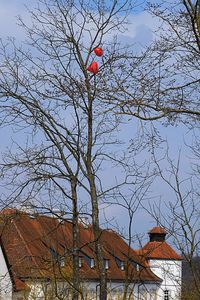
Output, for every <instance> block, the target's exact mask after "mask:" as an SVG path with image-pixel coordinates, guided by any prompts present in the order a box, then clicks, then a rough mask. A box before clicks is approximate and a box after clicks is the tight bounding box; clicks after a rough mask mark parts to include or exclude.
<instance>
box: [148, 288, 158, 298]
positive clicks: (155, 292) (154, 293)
mask: <svg viewBox="0 0 200 300" xmlns="http://www.w3.org/2000/svg"><path fill="white" fill-rule="evenodd" d="M156 299H157V291H156V289H150V300H156Z"/></svg>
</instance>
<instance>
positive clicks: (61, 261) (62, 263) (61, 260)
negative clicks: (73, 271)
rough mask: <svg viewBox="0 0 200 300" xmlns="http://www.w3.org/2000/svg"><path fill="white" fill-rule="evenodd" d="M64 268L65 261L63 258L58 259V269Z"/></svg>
mask: <svg viewBox="0 0 200 300" xmlns="http://www.w3.org/2000/svg"><path fill="white" fill-rule="evenodd" d="M64 266H65V259H64V257H61V258H60V267H61V268H63V267H64Z"/></svg>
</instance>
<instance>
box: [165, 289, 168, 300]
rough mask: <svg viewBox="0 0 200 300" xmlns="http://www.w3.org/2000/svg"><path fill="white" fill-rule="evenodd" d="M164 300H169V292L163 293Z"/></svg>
mask: <svg viewBox="0 0 200 300" xmlns="http://www.w3.org/2000/svg"><path fill="white" fill-rule="evenodd" d="M164 300H169V291H168V290H165V291H164Z"/></svg>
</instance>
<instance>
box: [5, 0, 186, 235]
mask: <svg viewBox="0 0 200 300" xmlns="http://www.w3.org/2000/svg"><path fill="white" fill-rule="evenodd" d="M33 2H34V1H29V0H26V1H24V0H0V37H1V38H6V37H7V36H13V37H15V38H16V40H19V41H20V40H23V38H24V33H23V31H22V30H21V28H19V27H17V25H16V16H17V15H19V14H20V15H21V16H22V17H23V18H24V19H25V20H27V21H29V18H28V14H27V12H26V9H25V7H24V3H25V4H26V5H27V6H29V8H30V6H31V5H33ZM129 21H131V24H130V25H129V26H128V31H127V32H125V33H124V34H123V35H121V36H120V40H121V41H123V42H125V43H131V44H132V43H135V42H136V43H137V44H138V45H145V44H147V43H149V42H150V41H151V39H152V37H153V30H154V29H156V28H157V26H158V21H157V20H156V19H154V18H152V17H151V16H150V15H148V14H147V13H146V12H140V13H138V14H137V15H134V16H133V15H132V16H130V17H129ZM131 126H137V125H136V122H135V121H134V122H133V123H132V124H131ZM131 126H127V128H126V131H125V132H124V134H125V135H127V138H129V137H130V138H132V137H133V132H134V130H133V129H132V127H131ZM158 128H159V130H160V133H161V135H162V137H164V138H167V139H168V142H169V147H170V153H171V155H172V156H173V157H174V158H177V153H178V150H179V149H180V148H182V153H183V161H184V165H183V172H184V171H186V172H189V159H188V157H189V152H188V150H187V149H186V148H185V146H184V143H183V141H184V139H185V140H191V132H188V130H187V129H186V128H184V127H183V126H178V127H172V126H168V127H164V126H162V125H159V126H158ZM13 136H15V138H17V139H18V138H19V135H17V136H16V135H13V133H12V132H11V131H10V130H9V129H1V130H0V139H1V146H0V151H1V152H2V151H3V150H4V149H5V147H6V146H9V145H10V144H11V139H12V137H13ZM111 174H112V171H110V172H108V173H107V175H106V177H107V178H110V176H111ZM184 176H185V175H184ZM151 194H152V196H153V197H156V199H159V197H160V196H162V197H163V199H164V200H168V198H170V197H173V195H172V194H171V193H170V192H169V190H168V188H166V187H165V186H164V185H163V184H161V183H158V182H156V183H155V184H154V185H153V186H152V188H151ZM106 214H107V217H108V218H112V217H116V219H118V220H119V223H120V225H121V226H126V222H125V219H126V215H125V214H124V213H123V212H122V210H121V209H120V208H116V209H115V210H114V211H113V209H109V208H108V209H107V211H106ZM134 225H135V227H134V228H135V229H134V231H135V232H138V233H141V232H145V231H148V229H149V228H150V227H152V226H154V225H155V222H154V221H153V220H152V218H150V217H149V216H148V215H147V214H146V213H145V212H144V211H142V210H140V211H138V213H137V215H136V216H135V221H134Z"/></svg>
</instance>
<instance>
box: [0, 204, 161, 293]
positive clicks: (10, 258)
mask: <svg viewBox="0 0 200 300" xmlns="http://www.w3.org/2000/svg"><path fill="white" fill-rule="evenodd" d="M0 233H1V245H2V246H3V248H4V252H5V255H6V260H7V264H8V268H9V270H10V271H11V272H12V274H13V276H12V278H13V281H14V286H15V288H16V290H20V289H21V288H25V287H26V286H25V283H24V280H25V279H26V278H32V279H33V278H51V276H52V274H53V272H52V271H54V273H56V274H57V276H61V275H62V276H64V275H65V276H70V275H71V273H72V265H71V261H72V259H71V258H72V253H71V250H72V223H71V222H69V221H65V222H64V223H63V224H61V223H60V222H59V221H58V219H56V218H55V217H47V216H44V215H37V216H35V218H32V217H30V216H29V215H28V214H26V213H24V212H19V211H16V210H12V211H10V212H9V210H8V209H7V210H6V213H4V211H3V212H2V213H1V215H0ZM79 234H80V237H79V247H80V257H82V258H83V259H82V261H83V265H82V267H81V268H80V276H81V277H82V278H83V279H84V280H99V274H98V270H97V268H96V267H94V268H91V267H90V266H89V265H88V263H87V259H86V258H94V259H96V258H95V251H94V235H93V231H92V227H91V226H89V227H88V228H85V227H84V226H83V225H81V224H80V225H79ZM100 239H101V243H102V247H103V256H104V258H105V259H108V260H109V269H108V271H107V276H108V279H110V280H116V281H122V280H124V279H125V272H124V271H123V270H121V269H120V267H119V266H118V264H117V259H118V260H120V261H124V262H127V261H129V279H130V280H132V281H138V280H143V281H157V282H159V281H161V279H160V278H158V277H157V276H156V275H155V274H154V273H153V272H152V271H151V270H150V268H149V266H148V264H147V262H146V260H145V259H144V257H141V256H138V255H137V252H136V251H134V250H132V249H131V248H130V247H128V245H127V244H126V242H125V241H124V240H123V239H122V237H120V236H119V235H118V234H117V233H116V232H114V231H112V230H102V234H101V237H100ZM53 256H57V259H56V260H55V257H53ZM60 257H64V258H65V267H63V268H61V267H60V266H59V263H58V262H59V258H60ZM136 264H139V265H140V269H139V271H138V270H137V269H136ZM66 274H67V275H66ZM23 284H24V286H23Z"/></svg>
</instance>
